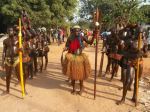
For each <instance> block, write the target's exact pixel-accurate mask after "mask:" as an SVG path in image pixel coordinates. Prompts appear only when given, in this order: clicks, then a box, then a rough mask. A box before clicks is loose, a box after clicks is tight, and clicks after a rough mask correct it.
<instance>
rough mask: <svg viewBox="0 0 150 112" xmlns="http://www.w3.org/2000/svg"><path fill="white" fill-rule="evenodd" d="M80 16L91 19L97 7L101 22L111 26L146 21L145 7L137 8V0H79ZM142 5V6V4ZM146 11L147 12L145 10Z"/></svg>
mask: <svg viewBox="0 0 150 112" xmlns="http://www.w3.org/2000/svg"><path fill="white" fill-rule="evenodd" d="M81 4H82V8H81V10H80V12H81V13H80V17H81V18H85V19H92V18H91V17H92V15H91V16H90V15H89V14H92V13H93V12H94V10H95V9H96V7H98V8H99V9H100V11H101V14H102V18H101V20H102V23H103V24H105V26H106V27H107V28H108V27H111V26H113V25H115V24H114V23H118V24H127V23H138V22H140V23H141V22H148V21H149V20H148V16H146V11H147V9H148V7H147V8H143V10H141V8H139V4H140V2H139V1H138V0H81ZM143 7H144V6H143ZM147 13H148V12H147Z"/></svg>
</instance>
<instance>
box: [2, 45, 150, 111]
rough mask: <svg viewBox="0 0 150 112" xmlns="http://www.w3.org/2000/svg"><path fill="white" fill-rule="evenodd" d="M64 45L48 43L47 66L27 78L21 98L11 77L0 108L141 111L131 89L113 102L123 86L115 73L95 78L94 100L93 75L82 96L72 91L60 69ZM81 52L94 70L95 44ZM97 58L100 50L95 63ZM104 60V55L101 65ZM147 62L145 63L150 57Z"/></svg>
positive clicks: (142, 107) (18, 88)
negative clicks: (9, 87) (24, 91)
mask: <svg viewBox="0 0 150 112" xmlns="http://www.w3.org/2000/svg"><path fill="white" fill-rule="evenodd" d="M63 47H64V44H63V45H61V46H57V45H56V44H53V45H51V46H50V49H51V51H50V53H49V64H48V69H47V70H46V71H43V73H39V74H37V76H35V77H34V79H33V80H28V81H27V86H26V88H27V91H28V95H27V96H25V98H24V99H22V98H21V91H20V90H21V88H20V85H18V86H15V83H16V79H15V78H12V81H11V82H12V83H11V89H10V94H9V95H6V96H0V112H142V110H143V109H144V108H145V106H144V105H142V104H139V106H138V107H134V104H133V103H132V102H131V101H130V99H131V98H132V91H131V92H128V94H127V99H126V103H125V104H123V105H121V106H118V105H116V101H118V100H120V99H121V95H122V90H118V88H120V87H122V83H121V82H120V81H119V79H120V77H117V78H116V77H115V78H114V80H113V81H112V82H109V81H108V79H109V78H110V75H108V76H107V78H105V79H101V78H98V80H97V93H96V94H97V97H96V100H93V87H94V86H93V82H94V81H93V76H91V77H90V78H89V79H88V80H87V81H86V82H85V83H84V86H85V91H84V93H83V95H82V96H79V95H72V94H71V93H70V91H71V87H70V85H69V83H67V82H65V80H66V79H67V78H66V77H65V76H63V74H62V72H61V64H60V56H61V53H62V49H63ZM84 52H86V53H87V54H88V56H89V59H90V62H91V65H92V68H93V70H94V58H95V57H94V56H95V52H94V48H93V47H88V48H86V49H85V51H84ZM99 60H100V53H99V57H98V67H99V63H100V61H99ZM106 61H107V60H106V59H105V64H104V68H105V66H106ZM148 61H149V60H148ZM146 63H147V65H148V64H150V61H149V62H147V61H146ZM146 69H150V68H148V67H147V68H146ZM104 70H105V69H104ZM93 73H94V72H93ZM4 90H5V81H3V80H2V79H0V93H2V92H3V91H4Z"/></svg>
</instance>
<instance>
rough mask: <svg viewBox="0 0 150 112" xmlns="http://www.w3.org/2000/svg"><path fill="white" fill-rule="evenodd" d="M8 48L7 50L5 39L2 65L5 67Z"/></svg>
mask: <svg viewBox="0 0 150 112" xmlns="http://www.w3.org/2000/svg"><path fill="white" fill-rule="evenodd" d="M6 50H7V46H6V44H5V40H4V42H3V53H2V67H4V61H5V57H6Z"/></svg>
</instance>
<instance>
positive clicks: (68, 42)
mask: <svg viewBox="0 0 150 112" xmlns="http://www.w3.org/2000/svg"><path fill="white" fill-rule="evenodd" d="M69 44H70V38H68V39H67V42H66V45H65V48H64V50H63V51H67V50H68V48H69Z"/></svg>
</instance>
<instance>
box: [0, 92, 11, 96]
mask: <svg viewBox="0 0 150 112" xmlns="http://www.w3.org/2000/svg"><path fill="white" fill-rule="evenodd" d="M7 94H9V92H8V91H4V92H3V93H2V94H1V96H5V95H7Z"/></svg>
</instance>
